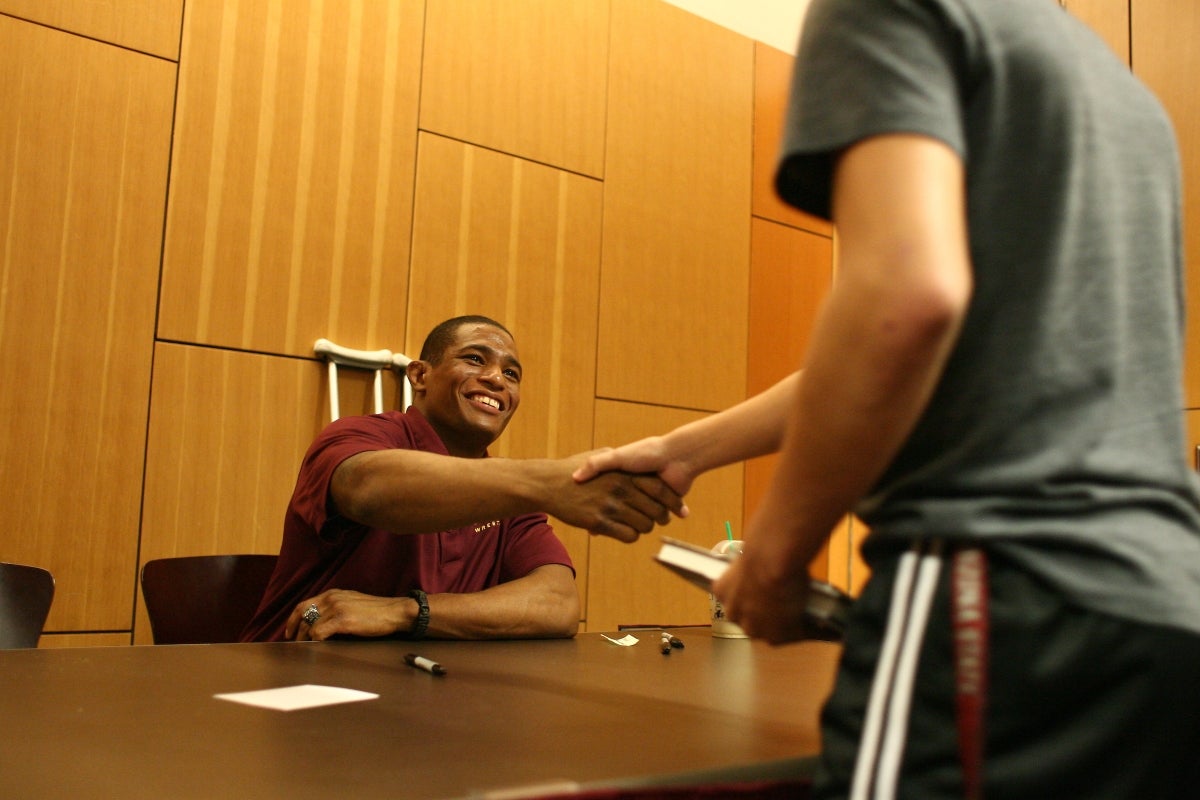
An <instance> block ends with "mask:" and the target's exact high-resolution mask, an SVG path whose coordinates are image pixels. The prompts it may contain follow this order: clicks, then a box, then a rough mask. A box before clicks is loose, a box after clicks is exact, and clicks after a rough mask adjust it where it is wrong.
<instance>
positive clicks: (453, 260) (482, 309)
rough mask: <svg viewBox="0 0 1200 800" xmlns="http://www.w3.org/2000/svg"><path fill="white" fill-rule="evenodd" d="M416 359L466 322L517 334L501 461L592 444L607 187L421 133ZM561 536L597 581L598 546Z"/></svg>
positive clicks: (412, 332) (565, 531) (413, 321)
mask: <svg viewBox="0 0 1200 800" xmlns="http://www.w3.org/2000/svg"><path fill="white" fill-rule="evenodd" d="M418 161H419V165H418V170H417V199H416V214H415V222H414V233H413V263H414V264H416V265H418V268H417V269H414V271H413V278H412V285H411V287H410V290H409V291H410V300H409V302H410V303H411V306H410V308H409V310H408V319H409V328H408V336H407V340H406V341H407V349H406V352H407V353H409V354H410V355H411V356H413V357H415V356H417V355H418V354H419V353H420V350H421V344H422V342H423V341H424V339H425V335H426V334H427V333H428V332H429V330H430V329H431V328H432V327H433V326H434V325H436V324H438V323H439V322H441V321H442V320H444V319H448V318H449V317H453V316H458V315H460V314H486V315H487V316H490V317H492V318H493V319H496V320H498V321H499V322H502V323H503V324H504V325H505V326H506V327H507V328H508V329H509V330H511V331H512V332H513V336H514V337H515V339H516V342H517V347H518V351H519V352H520V355H521V363H522V365H523V366H524V368H525V369H524V378H523V380H522V386H521V408H520V411H519V412H518V414H517V416H516V417H515V418H514V420H513V422H512V424H510V425H509V428H508V430H507V431H506V432H505V434H504V436H503V437H501V439H500V440H499V441H498V442H497V443H496V444H495V445H494V446H493V447H492V454H493V455H498V456H511V457H516V458H526V457H537V458H543V457H547V456H549V457H562V456H568V455H571V454H573V453H578V452H581V451H583V450H587V449H589V448H590V447H591V442H592V406H593V399H594V396H595V364H596V304H597V299H596V298H597V292H598V285H599V269H600V208H601V190H602V187H601V184H600V183H599V182H598V181H594V180H591V179H589V178H585V177H582V176H580V175H575V174H571V173H568V172H564V171H562V170H558V169H553V168H551V167H547V166H543V165H540V164H534V163H532V162H529V161H525V160H522V159H519V158H513V157H512V156H507V155H503V154H501V153H496V152H493V151H490V150H484V149H482V148H479V147H474V146H472V145H467V144H463V143H462V142H456V141H453V140H450V139H446V138H443V137H440V136H434V135H432V134H425V133H422V134H421V140H420V155H419V159H418ZM556 529H557V530H558V531H559V533H560V536H561V537H562V539H563V540H564V542H565V543H566V544H567V548H568V550H569V551H570V553H571V557H572V559H573V560H574V562H575V566H576V569H577V571H578V575H579V582H580V585H581V587H582V586H583V582H584V580H585V578H586V575H587V537H586V535H585V534H583V533H582V532H579V531H578V530H576V529H573V528H569V527H568V526H565V525H563V524H561V523H559V524H556Z"/></svg>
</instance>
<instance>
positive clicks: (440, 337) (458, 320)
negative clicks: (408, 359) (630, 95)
mask: <svg viewBox="0 0 1200 800" xmlns="http://www.w3.org/2000/svg"><path fill="white" fill-rule="evenodd" d="M463 325H491V326H492V327H493V328H499V329H500V330H502V331H504V332H505V333H507V334H508V335H509V337H510V338H515V337H513V335H512V331H510V330H509V329H508V328H506V327H504V326H503V325H501V324H500V323H499V322H496V320H494V319H492V318H491V317H485V316H483V315H481V314H466V315H464V316H461V317H451V318H450V319H448V320H446V321H445V322H440V323H438V324H437V325H436V326H435V327H434V329H433V330H431V331H430V332H429V335H428V336H426V337H425V344H423V345H421V360H422V361H428V362H429V363H430V364H437V363H439V362H441V360H442V356H443V355H445V353H446V348H447V347H449V346H450V345H452V344H454V339H455V336H456V334H457V333H458V329H459V328H461V327H462V326H463Z"/></svg>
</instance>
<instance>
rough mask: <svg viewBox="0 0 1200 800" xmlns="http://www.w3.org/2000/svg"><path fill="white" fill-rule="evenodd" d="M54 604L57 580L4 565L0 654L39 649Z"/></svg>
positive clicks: (0, 592) (39, 570) (0, 589)
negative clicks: (25, 648) (15, 650)
mask: <svg viewBox="0 0 1200 800" xmlns="http://www.w3.org/2000/svg"><path fill="white" fill-rule="evenodd" d="M53 601H54V576H53V575H51V574H50V573H49V571H47V570H44V569H42V568H41V567H29V566H26V565H24V564H8V563H4V562H0V650H12V649H16V648H21V647H37V645H38V639H39V638H40V637H41V635H42V626H43V625H45V624H46V617H47V616H49V614H50V604H51V603H52V602H53Z"/></svg>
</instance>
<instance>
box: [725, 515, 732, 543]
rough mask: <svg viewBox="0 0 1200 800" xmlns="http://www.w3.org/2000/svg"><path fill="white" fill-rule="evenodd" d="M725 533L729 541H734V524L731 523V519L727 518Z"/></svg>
mask: <svg viewBox="0 0 1200 800" xmlns="http://www.w3.org/2000/svg"><path fill="white" fill-rule="evenodd" d="M725 535H726V536H727V537H728V538H729V541H731V542H732V541H733V526H732V525H730V524H729V520H725Z"/></svg>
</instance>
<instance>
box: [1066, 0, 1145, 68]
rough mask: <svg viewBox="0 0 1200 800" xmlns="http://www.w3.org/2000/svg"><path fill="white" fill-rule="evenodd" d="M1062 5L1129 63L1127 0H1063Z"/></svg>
mask: <svg viewBox="0 0 1200 800" xmlns="http://www.w3.org/2000/svg"><path fill="white" fill-rule="evenodd" d="M1139 2H1140V0H1139ZM1063 6H1064V7H1065V8H1066V9H1067V10H1068V11H1070V12H1071V13H1072V14H1074V15H1075V16H1077V17H1079V18H1080V19H1081V20H1083V21H1084V22H1086V23H1087V24H1088V25H1090V26H1091V27H1092V30H1094V31H1096V33H1098V34H1099V35H1100V37H1101V38H1102V39H1104V41H1106V42H1108V45H1109V47H1111V48H1112V49H1113V51H1114V52H1115V53H1116V54H1117V57H1118V58H1120V59H1121V60H1122V61H1124V62H1125V63H1126V64H1128V63H1129V0H1065V2H1064V3H1063Z"/></svg>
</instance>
